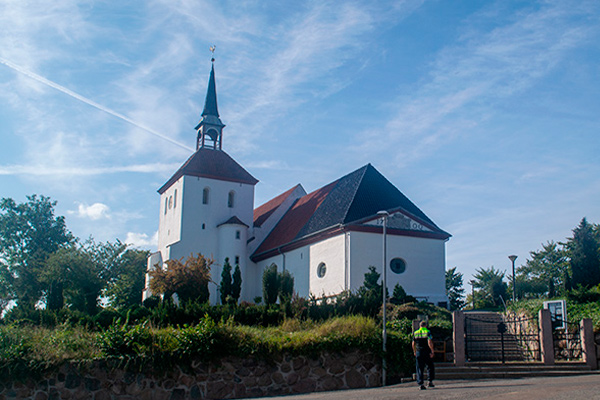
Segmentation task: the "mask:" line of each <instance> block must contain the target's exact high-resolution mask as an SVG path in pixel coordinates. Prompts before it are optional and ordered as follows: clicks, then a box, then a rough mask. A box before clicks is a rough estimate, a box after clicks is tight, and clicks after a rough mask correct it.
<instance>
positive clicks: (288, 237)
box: [252, 164, 450, 260]
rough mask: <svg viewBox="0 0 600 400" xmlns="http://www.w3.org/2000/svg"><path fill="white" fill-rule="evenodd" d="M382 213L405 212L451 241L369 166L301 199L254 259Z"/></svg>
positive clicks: (446, 234) (261, 245) (256, 253)
mask: <svg viewBox="0 0 600 400" xmlns="http://www.w3.org/2000/svg"><path fill="white" fill-rule="evenodd" d="M381 210H394V211H401V212H403V213H405V214H407V215H409V216H410V217H412V218H414V219H415V220H417V221H420V222H422V223H423V224H424V225H426V226H427V227H429V228H430V229H431V230H432V231H433V232H434V233H435V234H436V235H437V236H439V237H441V238H446V239H447V238H448V237H450V235H449V234H448V233H446V232H444V231H442V230H441V229H440V228H439V227H438V226H437V225H435V223H434V222H433V221H432V220H431V219H429V217H427V216H426V215H425V213H423V212H422V211H421V210H420V209H419V208H418V207H417V206H416V205H415V204H414V203H413V202H411V201H410V200H409V199H408V198H407V197H406V196H405V195H404V194H402V192H400V190H398V189H397V188H396V187H395V186H394V185H393V184H392V183H391V182H390V181H388V180H387V179H386V178H385V177H384V176H383V175H381V173H379V171H377V170H376V169H375V168H374V167H373V166H372V165H371V164H367V165H365V166H364V167H362V168H360V169H358V170H356V171H354V172H352V173H350V174H348V175H346V176H344V177H342V178H340V179H338V180H336V181H334V182H332V183H330V184H328V185H326V186H324V187H322V188H320V189H317V190H315V191H314V192H312V193H309V194H307V195H305V196H303V197H301V198H300V199H298V200H297V201H296V203H295V204H294V205H293V206H292V207H291V208H290V209H289V210H288V212H287V213H286V214H285V215H284V216H283V217H282V218H281V220H280V221H279V223H278V224H277V225H276V226H275V228H274V229H273V230H272V231H271V233H270V234H269V235H268V236H267V237H266V238H265V240H264V241H263V243H261V244H260V246H259V247H258V248H257V250H256V251H255V252H254V254H253V256H252V258H253V259H256V260H258V259H262V258H263V257H265V256H267V254H269V252H272V251H273V250H275V249H278V248H280V247H282V246H286V245H288V244H290V243H291V242H298V241H301V240H303V239H305V238H308V237H311V236H314V235H315V234H317V233H322V232H325V231H328V230H334V229H339V228H340V227H342V226H348V225H352V224H360V223H361V221H363V220H365V219H366V218H368V217H370V216H374V215H376V214H377V212H378V211H381Z"/></svg>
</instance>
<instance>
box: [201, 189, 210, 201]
mask: <svg viewBox="0 0 600 400" xmlns="http://www.w3.org/2000/svg"><path fill="white" fill-rule="evenodd" d="M209 195H210V189H209V188H207V187H205V188H204V190H203V191H202V204H208V197H209Z"/></svg>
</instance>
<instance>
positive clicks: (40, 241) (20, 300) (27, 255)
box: [0, 195, 74, 308]
mask: <svg viewBox="0 0 600 400" xmlns="http://www.w3.org/2000/svg"><path fill="white" fill-rule="evenodd" d="M55 206H56V202H53V201H51V200H50V198H49V197H45V196H40V197H37V195H32V196H27V202H26V203H21V204H17V203H15V201H14V200H13V199H11V198H3V199H2V200H0V260H1V261H0V276H1V278H0V282H2V283H4V284H5V285H6V287H5V288H4V291H5V296H6V299H10V300H15V301H16V302H17V306H18V307H31V308H33V307H34V306H35V304H36V303H37V302H38V301H39V300H40V299H41V298H42V296H43V294H44V291H49V290H50V289H49V288H48V287H46V286H44V284H43V283H42V282H40V279H39V277H40V275H41V273H42V272H43V271H44V269H45V268H46V265H47V260H48V257H49V256H50V255H51V254H52V253H54V252H55V251H57V250H58V249H60V248H61V247H64V246H67V245H69V244H70V243H73V242H74V237H73V235H72V234H71V233H70V232H69V231H68V230H67V227H66V224H65V219H64V217H62V216H59V217H57V216H55V214H54V207H55Z"/></svg>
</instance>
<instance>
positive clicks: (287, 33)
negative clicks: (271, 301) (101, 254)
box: [0, 0, 600, 281]
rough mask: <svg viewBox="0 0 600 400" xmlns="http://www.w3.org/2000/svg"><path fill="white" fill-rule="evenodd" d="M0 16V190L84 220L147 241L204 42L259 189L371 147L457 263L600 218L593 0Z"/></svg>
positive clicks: (8, 6)
mask: <svg viewBox="0 0 600 400" xmlns="http://www.w3.org/2000/svg"><path fill="white" fill-rule="evenodd" d="M0 26H1V27H2V28H1V29H0V137H1V140H2V145H1V146H0V197H12V198H13V199H15V200H16V201H18V202H22V201H25V196H26V195H28V194H33V193H37V194H43V195H46V196H50V197H51V198H52V199H53V200H56V201H58V205H57V213H58V214H60V215H65V216H66V218H67V224H68V227H69V228H70V229H71V230H72V232H73V233H74V234H75V235H76V236H78V237H81V238H84V239H85V238H87V237H89V236H90V235H91V236H93V237H94V238H95V239H97V240H102V241H105V240H111V241H113V240H115V239H116V238H119V239H121V240H123V241H127V242H129V243H133V244H135V245H137V246H139V247H141V248H150V249H152V248H153V246H154V244H153V243H154V241H155V233H156V231H157V229H158V207H159V204H158V203H159V195H158V194H157V192H156V190H157V189H158V188H159V187H160V186H161V185H162V184H163V183H164V182H165V181H166V180H167V179H168V178H169V177H170V176H171V175H172V173H173V172H174V171H175V170H176V169H177V168H178V167H179V166H180V165H181V164H182V163H183V161H185V160H186V159H187V158H188V157H189V155H190V154H191V152H192V151H193V149H194V141H195V136H196V134H195V131H194V129H193V128H194V126H196V124H197V122H198V120H199V118H200V113H201V112H202V106H203V103H204V96H205V93H206V86H207V81H208V74H209V71H210V57H211V54H210V52H209V50H208V49H209V47H210V46H211V45H213V44H216V46H217V50H216V53H215V57H216V59H217V60H216V63H215V70H216V79H217V91H218V101H219V112H220V114H221V119H222V120H223V122H224V123H225V124H226V125H227V127H226V128H225V131H224V138H223V148H224V150H225V151H227V152H228V153H229V154H230V155H231V156H232V157H234V158H235V159H236V160H237V161H238V162H239V163H240V164H241V165H243V166H244V167H245V168H246V169H247V170H248V171H249V172H250V173H252V174H253V175H254V176H255V177H256V178H257V179H259V180H260V183H259V184H258V185H257V186H256V202H255V205H256V206H258V205H260V204H262V203H263V202H265V201H267V200H269V199H270V198H272V197H274V196H276V195H278V194H280V193H281V192H283V191H285V190H287V189H289V188H290V187H292V186H294V185H296V184H297V183H301V184H302V185H303V186H304V187H305V189H306V190H307V191H309V192H310V191H312V190H314V189H317V188H319V187H321V186H323V185H325V184H327V183H329V182H331V181H333V180H335V179H337V178H339V177H341V176H343V175H345V174H347V173H349V172H351V171H353V170H355V169H357V168H360V167H361V166H363V165H365V164H367V163H372V164H373V165H374V166H375V167H376V168H377V169H378V170H379V171H380V172H382V173H383V174H384V175H385V176H386V177H387V178H388V179H389V180H390V181H391V182H393V183H394V184H395V185H396V186H397V187H398V188H399V189H400V190H401V191H403V193H404V194H406V195H407V196H408V197H409V198H410V199H411V200H413V202H415V203H416V204H417V205H418V206H419V207H420V208H421V209H422V210H423V211H424V212H425V213H426V214H427V215H428V216H429V217H430V218H431V219H433V220H434V221H435V222H436V223H437V224H438V225H439V226H440V227H441V228H442V229H444V230H446V231H448V232H450V233H451V234H452V235H453V237H452V238H451V239H450V241H449V242H448V243H447V247H446V250H447V267H458V270H459V271H460V272H462V273H464V274H465V281H468V280H469V279H470V276H471V274H472V273H473V272H474V271H475V269H477V268H480V267H490V266H494V267H496V268H499V269H501V270H508V269H510V261H509V260H508V258H507V256H508V255H509V254H513V253H514V254H517V255H518V256H519V258H518V259H517V265H520V263H522V262H524V261H525V259H526V258H527V256H528V254H529V252H530V251H532V250H536V249H539V248H540V247H541V244H542V243H545V242H546V241H549V240H555V241H560V240H564V239H565V238H566V237H568V236H570V234H571V230H572V229H573V228H574V227H575V226H576V225H577V224H578V222H579V221H580V219H581V218H582V217H587V218H588V220H589V221H591V222H594V223H599V222H600V201H599V200H598V199H600V155H599V154H600V137H599V136H598V130H599V129H598V128H599V127H600V112H599V110H600V79H599V78H600V40H599V39H600V3H599V2H597V1H595V0H590V1H586V0H582V1H567V0H565V1H552V0H548V1H539V2H536V1H510V0H500V1H475V0H471V1H442V0H438V1H426V0H422V1H410V0H407V1H398V0H397V1H367V0H365V1H344V2H341V1H340V2H335V1H332V2H330V1H325V0H319V1H298V2H277V1H246V2H244V1H202V0H200V1H192V0H148V1H127V2H120V1H76V0H56V1H53V2H44V1H18V0H13V1H11V0H5V1H2V2H0ZM508 272H509V273H510V271H508Z"/></svg>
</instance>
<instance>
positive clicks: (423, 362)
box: [417, 350, 435, 385]
mask: <svg viewBox="0 0 600 400" xmlns="http://www.w3.org/2000/svg"><path fill="white" fill-rule="evenodd" d="M425 366H427V376H428V378H429V379H428V380H429V382H431V381H433V379H434V378H435V368H434V367H433V358H431V354H430V352H429V351H428V350H426V351H421V352H417V383H418V384H419V385H422V384H423V382H424V377H423V371H424V370H425Z"/></svg>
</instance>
